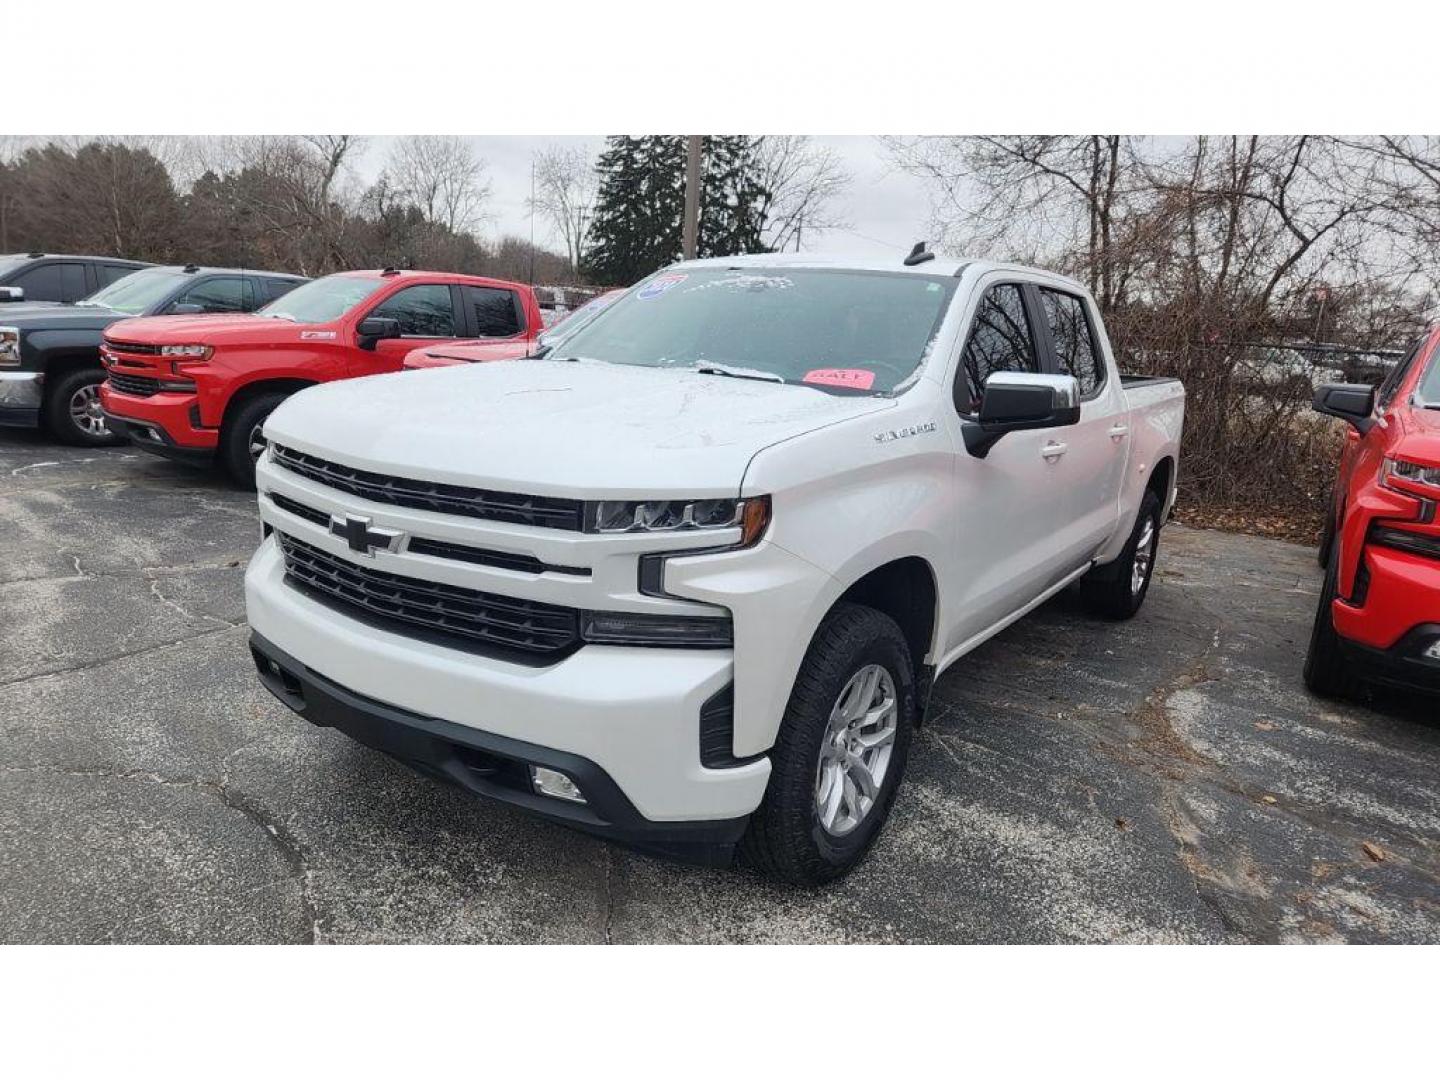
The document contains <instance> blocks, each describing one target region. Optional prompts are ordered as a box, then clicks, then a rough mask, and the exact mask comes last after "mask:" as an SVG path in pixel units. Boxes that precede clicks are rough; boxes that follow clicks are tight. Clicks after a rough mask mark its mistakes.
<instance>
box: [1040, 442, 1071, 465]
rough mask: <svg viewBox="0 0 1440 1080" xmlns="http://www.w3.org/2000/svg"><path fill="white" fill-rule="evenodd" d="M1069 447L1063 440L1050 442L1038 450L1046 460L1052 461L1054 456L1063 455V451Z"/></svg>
mask: <svg viewBox="0 0 1440 1080" xmlns="http://www.w3.org/2000/svg"><path fill="white" fill-rule="evenodd" d="M1069 449H1070V447H1068V446H1066V445H1065V444H1064V443H1063V442H1050V443H1046V444H1045V446H1044V448H1043V449H1042V450H1041V451H1040V456H1041V457H1043V458H1044V459H1045V460H1046V461H1054V460H1055V459H1056V458H1059V457H1064V456H1065V451H1066V450H1069Z"/></svg>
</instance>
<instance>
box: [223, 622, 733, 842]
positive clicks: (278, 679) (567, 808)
mask: <svg viewBox="0 0 1440 1080" xmlns="http://www.w3.org/2000/svg"><path fill="white" fill-rule="evenodd" d="M250 651H251V654H252V656H253V657H254V660H255V667H256V670H257V671H258V672H259V675H260V681H261V683H263V684H264V686H265V688H266V689H267V690H269V691H270V692H271V693H272V694H274V695H275V697H277V698H278V699H279V700H280V701H281V702H283V703H284V704H285V705H287V706H289V707H290V708H291V709H293V710H294V711H295V712H296V713H298V714H299V715H301V716H303V717H304V718H305V719H306V720H309V721H310V722H311V723H312V724H315V725H317V726H319V727H332V728H335V729H336V730H338V731H342V732H344V733H345V734H346V735H349V736H350V737H351V738H352V739H354V740H355V741H356V742H359V743H363V744H364V745H366V746H368V747H370V748H371V749H373V750H379V751H381V752H382V753H385V754H389V755H390V756H391V757H394V758H397V759H398V760H400V761H403V762H405V763H406V764H407V765H409V766H411V767H412V768H414V769H415V770H416V771H418V772H420V773H423V774H425V775H427V776H430V777H433V778H435V779H438V780H442V781H445V782H447V783H451V784H454V785H455V786H457V787H459V788H462V789H464V790H466V791H469V792H471V793H472V794H475V795H480V796H482V797H484V798H489V799H495V800H497V801H500V802H504V803H508V804H510V805H512V806H517V807H519V808H521V809H523V810H526V811H529V812H531V813H534V814H537V815H539V816H541V817H545V818H548V819H550V820H553V821H557V822H560V823H562V824H565V825H569V826H571V827H573V828H576V829H580V830H581V831H584V832H589V833H593V834H595V835H598V836H603V837H605V838H606V839H609V840H615V841H618V842H620V843H626V844H630V845H632V846H635V847H640V848H644V849H646V850H652V851H657V852H661V853H663V854H666V855H669V856H672V857H679V858H682V859H686V860H687V861H691V862H698V863H703V864H707V865H721V866H723V865H726V864H728V863H729V862H730V860H731V857H732V855H733V851H734V846H735V843H736V842H737V841H738V840H739V839H740V836H741V834H742V833H743V832H744V831H745V823H746V819H745V818H744V817H739V818H735V819H732V820H721V821H674V822H654V821H650V820H648V819H646V818H644V817H642V816H641V814H640V813H639V812H638V811H637V810H636V809H635V806H634V804H633V803H631V802H630V800H629V799H627V798H626V797H625V793H624V792H623V791H621V790H620V788H619V786H618V785H617V784H616V783H615V781H614V780H613V779H611V777H610V776H609V774H607V773H606V772H605V770H604V769H602V768H601V767H600V766H599V765H597V764H596V763H595V762H593V761H590V760H588V759H586V758H583V757H580V756H578V755H576V754H570V753H565V752H563V751H559V750H554V749H551V748H549V747H544V746H540V745H537V744H535V743H529V742H524V741H521V740H519V739H512V738H507V737H505V736H500V735H492V734H489V733H487V732H482V731H477V730H475V729H474V728H470V727H466V726H465V725H463V724H456V723H452V722H450V721H448V720H439V719H435V718H433V717H429V716H422V715H420V714H419V713H413V712H409V711H407V710H404V709H397V708H394V707H393V706H389V705H385V704H382V703H381V702H378V701H372V700H370V699H368V698H364V697H361V696H360V695H358V694H354V693H351V692H350V691H349V690H346V689H345V688H344V687H343V686H341V685H339V684H338V683H335V682H332V681H331V680H329V679H327V678H325V677H324V676H323V675H320V674H319V673H317V672H315V671H312V670H311V669H310V668H308V667H306V666H305V665H304V664H302V663H301V662H300V661H298V660H296V659H295V658H294V657H292V656H289V655H287V654H286V653H284V652H283V651H282V650H280V649H278V648H276V647H275V646H274V645H273V644H271V643H270V642H268V641H266V640H265V639H264V638H263V637H261V636H260V635H259V634H254V635H252V636H251V639H250ZM532 765H539V766H544V767H545V768H549V769H554V770H556V771H558V772H561V773H563V774H565V775H566V776H568V777H570V779H572V780H573V781H575V783H576V784H577V785H578V786H579V788H580V790H581V791H582V792H583V793H584V795H585V800H586V801H585V802H584V803H583V804H581V803H570V802H565V801H563V800H559V799H553V798H549V797H547V796H544V795H538V794H536V793H535V792H534V791H533V790H532V788H531V784H530V766H532Z"/></svg>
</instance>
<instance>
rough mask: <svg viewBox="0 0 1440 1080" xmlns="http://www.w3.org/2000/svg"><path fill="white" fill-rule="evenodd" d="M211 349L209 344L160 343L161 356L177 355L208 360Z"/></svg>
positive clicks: (187, 358) (190, 358) (189, 358)
mask: <svg viewBox="0 0 1440 1080" xmlns="http://www.w3.org/2000/svg"><path fill="white" fill-rule="evenodd" d="M210 353H211V349H210V346H209V345H161V346H160V355H161V356H178V357H183V358H184V359H186V360H208V359H209V358H210Z"/></svg>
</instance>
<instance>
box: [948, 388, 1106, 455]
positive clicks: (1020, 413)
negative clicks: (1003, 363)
mask: <svg viewBox="0 0 1440 1080" xmlns="http://www.w3.org/2000/svg"><path fill="white" fill-rule="evenodd" d="M1079 421H1080V384H1079V383H1078V382H1077V381H1076V379H1075V377H1074V376H1073V375H1040V374H1037V373H1035V372H1030V371H997V372H996V373H995V374H993V375H991V376H990V377H989V378H988V379H986V380H985V389H984V394H983V396H982V398H981V401H980V412H979V416H978V418H977V419H976V420H974V421H971V422H969V423H967V424H965V426H964V427H963V428H962V429H961V430H962V433H963V435H964V438H965V449H966V450H968V451H970V453H971V455H973V456H974V457H978V458H983V457H985V455H987V454H988V453H990V448H991V447H992V446H994V445H995V444H996V443H997V442H999V441H1000V439H1001V438H1002V437H1003V436H1005V435H1007V434H1009V433H1010V432H1012V431H1032V430H1034V429H1036V428H1052V427H1066V426H1068V425H1070V424H1076V423H1079Z"/></svg>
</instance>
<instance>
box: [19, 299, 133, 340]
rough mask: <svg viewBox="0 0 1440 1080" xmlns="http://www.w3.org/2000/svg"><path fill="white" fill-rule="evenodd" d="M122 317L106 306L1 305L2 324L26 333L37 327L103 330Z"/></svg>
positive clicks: (39, 328)
mask: <svg viewBox="0 0 1440 1080" xmlns="http://www.w3.org/2000/svg"><path fill="white" fill-rule="evenodd" d="M121 318H123V316H122V315H121V314H120V313H119V312H116V311H111V310H110V309H109V308H107V307H83V306H81V305H78V304H54V303H47V302H45V301H36V302H34V303H18V304H0V326H15V327H18V328H19V329H20V330H22V331H25V332H30V333H33V332H34V331H36V330H103V329H105V327H107V326H109V325H110V324H111V323H113V322H115V321H116V320H117V319H121Z"/></svg>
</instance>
